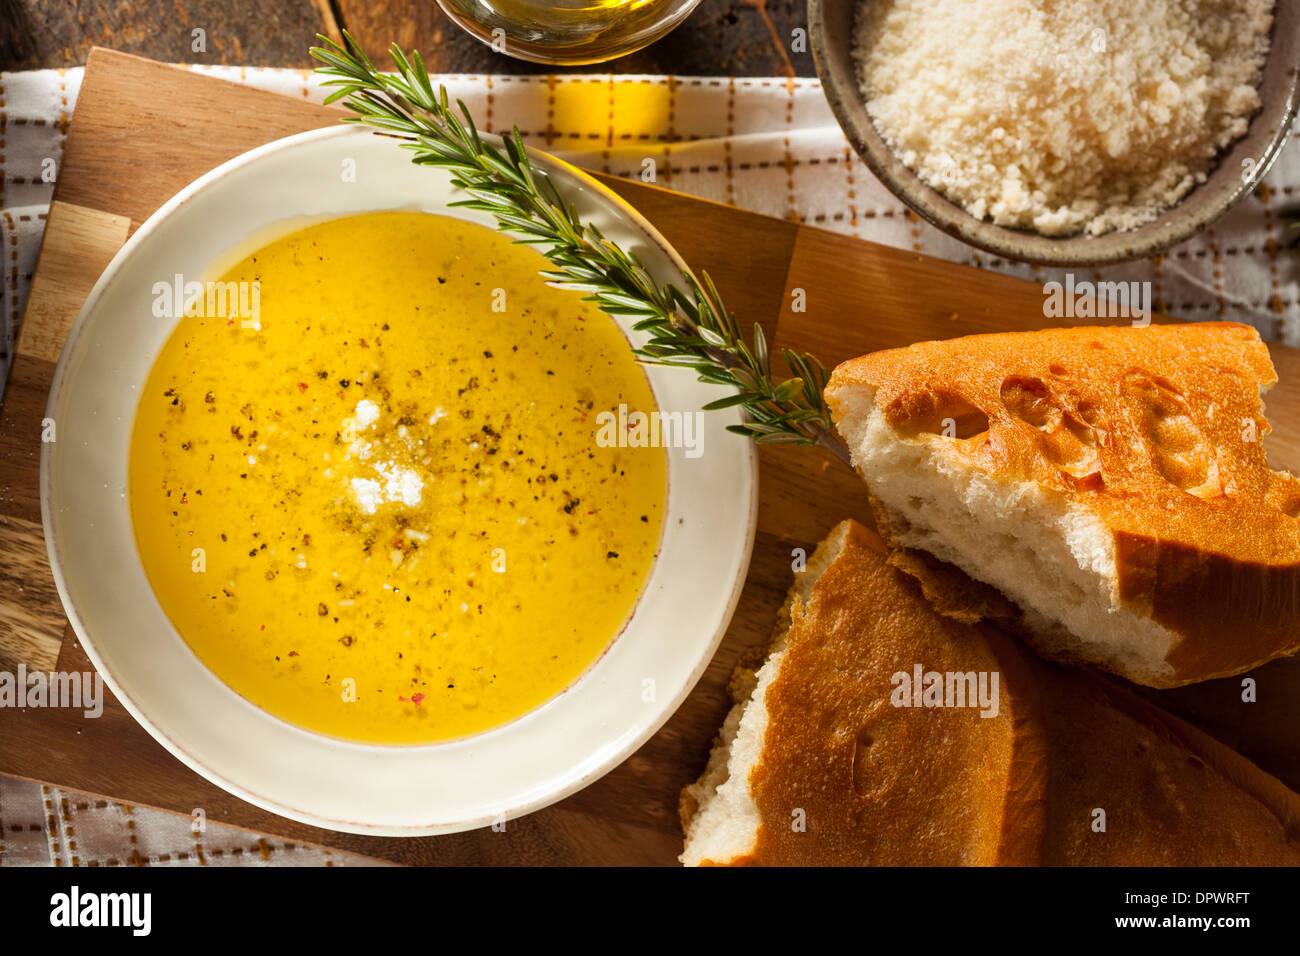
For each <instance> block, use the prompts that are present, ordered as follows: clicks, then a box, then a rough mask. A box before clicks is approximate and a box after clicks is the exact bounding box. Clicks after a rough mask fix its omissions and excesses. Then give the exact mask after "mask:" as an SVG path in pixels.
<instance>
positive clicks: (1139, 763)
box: [681, 521, 1300, 865]
mask: <svg viewBox="0 0 1300 956" xmlns="http://www.w3.org/2000/svg"><path fill="white" fill-rule="evenodd" d="M918 666H919V667H920V668H921V669H922V670H923V671H925V672H926V673H930V672H934V673H936V674H941V675H943V676H944V678H945V682H946V683H945V687H946V686H949V685H959V681H957V682H954V681H953V679H952V677H953V675H956V676H957V677H958V678H961V677H966V678H969V679H971V680H974V681H975V683H978V680H979V675H980V674H984V675H985V676H986V677H989V676H990V675H992V674H997V675H998V680H997V685H996V686H997V687H998V692H997V694H996V706H995V707H989V706H985V705H986V704H987V703H988V701H989V699H991V698H989V697H986V698H985V699H984V700H983V701H981V702H979V705H978V706H970V703H971V700H972V698H971V697H965V698H963V697H962V695H960V694H958V695H956V696H955V697H951V696H948V693H947V690H946V689H945V691H944V694H943V695H942V696H940V695H935V697H934V699H931V698H930V697H929V696H927V697H925V698H924V699H925V700H927V701H929V703H925V704H924V705H917V698H915V697H913V696H907V697H905V698H903V699H904V700H908V701H911V702H912V704H913V706H900V705H899V703H900V698H899V694H900V686H902V685H901V683H900V680H899V676H898V675H900V674H906V675H908V676H909V677H910V676H912V675H914V674H915V673H916V669H917V668H918ZM927 681H928V678H927ZM927 686H928V685H927ZM966 686H967V687H968V688H969V687H970V686H973V685H972V684H971V683H969V682H968V683H967V685H966ZM985 686H987V687H989V688H991V687H992V686H993V685H992V683H991V681H986V685H985ZM733 693H734V694H735V696H736V705H735V707H734V708H733V710H732V711H731V713H730V715H729V716H728V717H727V720H726V723H725V724H724V726H723V729H722V733H721V734H720V735H719V737H718V740H717V742H716V744H715V745H714V749H713V752H712V754H711V756H710V758H709V762H708V766H707V768H706V769H705V771H704V774H703V776H701V778H700V780H699V781H698V782H697V783H695V784H692V785H691V786H689V787H687V788H686V790H685V791H684V792H683V794H682V800H681V811H682V822H683V827H684V829H685V831H686V844H685V850H684V852H683V854H682V857H681V859H682V862H684V863H686V864H689V865H699V864H771V865H857V864H880V865H909V864H915V865H994V864H998V865H1002V864H1007V865H1033V864H1048V865H1066V864H1080V865H1191V864H1195V865H1231V864H1293V865H1294V864H1300V842H1297V838H1298V837H1300V795H1297V794H1294V793H1292V792H1291V791H1290V790H1288V789H1287V788H1286V787H1285V786H1283V784H1282V783H1281V782H1279V781H1278V780H1276V779H1275V778H1273V777H1270V776H1269V775H1267V774H1265V773H1264V772H1263V771H1261V770H1259V769H1258V768H1256V767H1254V766H1253V765H1252V764H1250V763H1249V762H1248V761H1246V760H1245V758H1243V757H1241V756H1239V755H1237V754H1235V753H1233V752H1232V751H1230V750H1228V749H1227V748H1226V747H1224V746H1223V745H1222V744H1219V743H1217V742H1216V741H1214V740H1212V739H1210V738H1209V737H1206V736H1205V735H1204V734H1202V733H1200V732H1199V731H1196V730H1194V729H1193V728H1191V727H1190V726H1188V725H1187V724H1185V723H1183V722H1182V721H1179V720H1177V719H1176V718H1174V717H1171V716H1169V715H1167V714H1165V713H1164V712H1162V711H1160V710H1158V709H1157V708H1155V707H1154V706H1152V705H1151V704H1148V703H1146V702H1145V701H1142V700H1140V699H1139V698H1137V697H1135V696H1133V695H1132V694H1129V693H1128V692H1127V691H1124V690H1122V689H1120V688H1119V687H1117V686H1115V685H1112V684H1110V683H1108V682H1106V681H1103V680H1102V679H1100V678H1098V677H1095V676H1094V675H1092V674H1091V673H1089V672H1087V671H1083V670H1078V669H1076V668H1072V667H1067V666H1064V665H1060V664H1055V663H1051V662H1047V661H1044V660H1042V659H1040V658H1038V657H1036V656H1035V655H1033V654H1031V653H1029V652H1027V651H1025V650H1022V649H1021V647H1020V645H1019V644H1017V643H1016V642H1015V641H1014V640H1012V639H1011V638H1009V637H1007V636H1005V635H1004V634H1002V633H1001V632H1000V631H998V630H997V629H995V628H993V627H991V626H989V625H987V624H975V625H970V624H962V623H959V622H957V621H954V620H953V619H951V618H949V617H944V616H941V615H939V614H938V613H936V612H935V611H934V610H933V609H932V608H931V607H930V605H929V603H928V602H927V601H926V599H925V598H924V597H923V596H922V594H921V593H920V588H919V586H918V585H917V583H916V581H915V580H913V579H912V578H911V577H909V576H908V575H906V574H904V573H903V572H901V571H899V570H897V569H896V568H894V567H892V566H891V565H890V564H889V563H888V561H887V549H886V547H885V545H884V543H883V542H882V541H881V540H880V539H879V538H877V537H876V536H875V535H874V534H873V533H871V532H870V531H868V530H867V529H866V528H864V527H862V526H861V525H859V524H856V523H854V522H851V521H846V522H844V523H842V524H840V525H839V526H837V527H836V528H835V530H834V531H833V532H832V533H831V535H830V537H829V538H828V539H827V541H826V542H825V543H823V545H822V546H821V547H820V548H819V549H818V551H817V553H816V555H815V556H814V558H813V560H812V561H811V562H810V563H809V566H808V569H807V570H806V571H804V572H803V573H802V574H800V575H799V577H798V579H797V580H796V583H795V586H794V588H793V589H792V590H791V593H790V598H789V599H788V601H787V604H786V607H785V608H784V609H783V611H782V614H781V620H780V622H779V623H778V627H777V634H776V637H775V639H774V641H773V644H772V646H771V648H770V650H769V653H768V656H767V658H766V660H765V661H764V662H762V663H761V666H758V667H757V668H756V669H755V668H750V667H742V668H740V669H739V671H738V674H737V679H736V681H735V682H734V684H733ZM963 699H964V700H965V702H966V704H967V705H966V706H961V705H960V703H961V701H962V700H963ZM936 701H942V705H936ZM932 705H933V706H932Z"/></svg>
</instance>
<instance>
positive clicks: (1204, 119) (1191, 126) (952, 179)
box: [854, 0, 1273, 236]
mask: <svg viewBox="0 0 1300 956" xmlns="http://www.w3.org/2000/svg"><path fill="white" fill-rule="evenodd" d="M1272 11H1273V2H1272V0H1141V2H1136V3H1135V2H1133V0H979V2H972V0H864V2H861V3H860V6H859V8H858V15H857V19H856V23H855V36H854V57H855V60H856V62H857V67H858V74H859V83H860V85H861V88H862V92H863V95H864V97H865V99H866V106H867V112H868V113H869V114H870V115H871V118H872V120H873V122H874V123H875V125H876V128H877V130H878V131H879V132H880V135H881V136H882V138H884V140H885V142H886V143H888V145H889V147H890V148H891V149H892V150H893V151H894V152H895V153H896V154H897V155H898V157H899V158H900V159H901V160H902V161H903V162H904V163H905V164H906V165H907V166H908V167H910V168H911V169H912V170H914V171H915V172H916V173H917V174H918V175H919V176H920V177H921V178H922V179H923V180H924V181H925V182H926V183H928V184H929V185H930V186H932V187H933V188H935V189H937V190H938V191H940V192H941V193H943V194H944V195H945V196H947V197H948V198H949V199H951V200H952V201H953V202H956V203H958V204H960V205H961V206H963V207H964V208H965V209H966V210H967V211H968V212H970V213H971V214H972V215H974V216H976V217H978V218H981V219H988V220H991V221H992V222H994V223H996V224H998V225H1001V226H1009V227H1016V228H1026V229H1035V230H1037V231H1038V232H1041V233H1043V234H1045V235H1049V236H1057V235H1069V234H1074V233H1079V232H1086V233H1088V234H1091V235H1099V234H1101V233H1104V232H1110V231H1113V230H1121V229H1132V228H1135V227H1137V226H1139V225H1142V224H1143V223H1145V222H1149V221H1150V220H1152V219H1154V218H1155V217H1156V216H1158V215H1159V214H1160V213H1161V212H1162V211H1163V210H1165V209H1167V208H1168V207H1170V206H1172V205H1173V204H1174V203H1176V202H1177V201H1178V200H1179V199H1181V198H1182V197H1183V196H1184V195H1186V194H1187V192H1189V191H1190V190H1191V189H1192V187H1193V186H1195V185H1196V184H1197V183H1200V182H1203V181H1204V180H1205V178H1206V175H1207V173H1208V171H1209V169H1210V168H1211V166H1212V165H1213V163H1214V160H1215V158H1216V157H1217V156H1218V154H1219V153H1220V152H1221V151H1222V150H1223V149H1224V148H1225V147H1226V146H1228V145H1229V144H1230V143H1231V142H1233V141H1234V140H1236V139H1238V138H1239V137H1241V136H1242V135H1244V134H1245V132H1246V128H1247V126H1248V123H1249V117H1250V116H1251V115H1252V114H1253V113H1254V112H1255V111H1256V110H1258V109H1259V106H1260V100H1259V93H1258V91H1257V90H1256V84H1257V82H1258V78H1259V74H1260V70H1261V68H1262V67H1263V64H1264V59H1265V56H1266V54H1267V52H1268V32H1269V29H1270V27H1271V24H1272Z"/></svg>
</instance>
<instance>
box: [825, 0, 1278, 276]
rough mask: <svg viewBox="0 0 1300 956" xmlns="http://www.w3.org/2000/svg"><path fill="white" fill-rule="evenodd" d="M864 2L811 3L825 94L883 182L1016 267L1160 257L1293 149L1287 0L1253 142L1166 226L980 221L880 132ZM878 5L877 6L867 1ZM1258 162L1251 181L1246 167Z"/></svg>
mask: <svg viewBox="0 0 1300 956" xmlns="http://www.w3.org/2000/svg"><path fill="white" fill-rule="evenodd" d="M862 2H864V0H808V25H809V36H810V38H811V40H812V53H813V60H814V61H815V62H816V64H817V73H818V75H819V76H820V77H821V82H822V88H823V89H824V90H825V92H826V98H827V100H829V101H830V105H831V109H832V110H833V111H834V113H835V117H836V119H838V120H839V124H840V126H841V127H843V129H844V134H845V135H846V136H847V137H848V139H849V142H850V143H852V144H853V147H854V149H856V150H857V151H858V155H860V156H861V157H862V159H863V161H864V162H865V163H866V164H867V166H868V167H869V168H870V169H871V171H872V172H873V173H875V174H876V176H877V178H879V179H880V181H881V182H882V183H884V184H885V186H886V187H887V188H888V189H889V190H890V192H892V193H893V194H894V195H895V196H897V197H898V198H899V199H900V200H902V201H903V202H904V203H906V204H907V205H908V206H910V207H911V208H912V209H913V210H914V211H915V212H916V213H917V215H919V216H921V218H923V219H925V220H926V221H927V222H930V223H932V224H933V225H935V226H937V227H938V228H940V229H942V230H943V231H944V232H946V233H948V234H949V235H950V236H955V237H956V238H958V239H961V240H962V241H963V242H967V243H969V244H970V245H972V246H975V247H976V248H979V249H983V250H985V251H986V252H991V253H994V254H996V255H999V256H1005V257H1007V258H1009V259H1020V260H1023V261H1025V262H1033V263H1039V264H1042V265H1055V266H1083V265H1098V264H1101V263H1107V262H1122V261H1124V260H1128V259H1138V258H1142V257H1145V256H1150V255H1154V254H1155V253H1157V252H1161V251H1162V250H1165V249H1168V248H1169V247H1170V246H1172V245H1174V244H1176V243H1179V242H1182V241H1183V240H1184V239H1187V238H1189V237H1191V236H1194V235H1195V234H1196V233H1198V232H1200V231H1201V230H1202V229H1204V228H1206V227H1207V226H1209V225H1210V224H1211V223H1213V222H1214V221H1215V220H1216V219H1218V218H1219V217H1220V216H1222V215H1223V214H1224V213H1226V212H1227V211H1228V210H1229V209H1230V208H1231V207H1232V205H1233V204H1234V203H1236V202H1237V201H1238V200H1240V199H1241V198H1242V197H1243V196H1246V195H1247V194H1249V193H1250V192H1251V191H1252V190H1253V189H1254V188H1255V187H1256V185H1258V183H1259V181H1260V179H1262V178H1263V176H1264V174H1265V173H1266V172H1268V168H1269V167H1270V166H1271V165H1272V164H1273V161H1274V160H1275V159H1277V156H1278V153H1279V152H1280V151H1281V149H1282V147H1283V145H1285V143H1286V139H1287V133H1288V131H1289V130H1290V128H1291V121H1292V120H1293V119H1294V118H1295V115H1296V107H1297V98H1298V93H1297V64H1298V63H1300V3H1297V2H1293V0H1280V2H1279V3H1278V4H1277V7H1276V9H1275V10H1274V21H1273V37H1272V45H1271V47H1270V49H1269V56H1268V62H1267V64H1266V65H1265V67H1264V76H1263V80H1262V82H1261V84H1260V98H1261V99H1262V100H1263V108H1262V109H1261V110H1260V111H1259V112H1258V113H1256V114H1255V117H1254V118H1253V119H1252V120H1251V123H1250V129H1249V130H1248V131H1247V133H1246V135H1245V137H1243V138H1242V139H1240V140H1238V141H1237V142H1236V143H1234V144H1233V145H1232V147H1231V148H1230V149H1229V150H1228V152H1227V153H1226V154H1224V156H1223V157H1222V158H1221V159H1220V161H1219V164H1218V165H1217V166H1216V167H1215V168H1214V169H1213V170H1212V171H1211V173H1210V175H1209V178H1208V179H1207V180H1206V181H1205V182H1204V183H1202V184H1201V185H1199V186H1197V187H1196V188H1195V189H1193V190H1192V191H1191V192H1189V193H1188V194H1187V195H1186V196H1184V197H1183V199H1182V200H1181V201H1180V202H1179V203H1178V204H1177V205H1175V206H1173V207H1172V208H1170V209H1168V210H1167V211H1165V212H1164V213H1163V214H1161V215H1160V216H1159V217H1158V218H1157V219H1155V220H1153V221H1151V222H1149V223H1147V224H1146V225H1144V226H1140V227H1138V228H1137V229H1132V230H1129V231H1127V232H1111V233H1107V234H1105V235H1101V236H1069V237H1062V238H1053V237H1050V236H1044V235H1040V234H1039V233H1036V232H1029V231H1026V230H1022V229H1008V228H1006V227H1004V226H996V225H994V224H993V223H991V222H984V221H982V220H979V219H976V218H975V217H974V216H972V215H971V214H970V213H968V212H966V210H965V209H963V208H962V207H960V206H958V205H956V204H955V203H952V202H949V201H948V200H947V199H945V198H944V197H943V196H942V195H940V194H939V193H938V192H937V191H936V190H934V189H933V188H931V187H930V186H929V185H927V184H926V183H925V182H924V181H923V180H922V179H921V178H920V177H919V176H917V175H916V174H915V173H914V172H912V171H911V170H910V169H908V168H907V167H906V166H904V165H903V163H902V161H901V160H900V159H899V158H898V157H897V156H895V155H894V153H893V152H892V151H891V150H890V148H889V147H888V146H887V145H886V144H885V141H884V140H883V139H882V138H881V137H880V134H879V133H877V132H876V128H875V126H874V125H873V124H872V122H871V117H870V116H868V115H867V109H866V105H865V103H864V101H863V96H862V93H861V91H860V90H859V88H858V81H857V70H856V64H855V63H854V61H853V56H852V45H853V14H854V11H855V10H856V9H857V7H858V5H859V4H860V3H862ZM865 2H870V0H865ZM1247 159H1249V160H1251V161H1253V163H1254V166H1253V175H1252V176H1250V177H1249V178H1248V179H1246V180H1245V181H1243V179H1242V171H1243V167H1242V162H1243V161H1244V160H1247Z"/></svg>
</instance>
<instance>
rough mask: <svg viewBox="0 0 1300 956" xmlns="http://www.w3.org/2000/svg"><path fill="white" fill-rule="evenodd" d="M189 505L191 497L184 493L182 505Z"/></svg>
mask: <svg viewBox="0 0 1300 956" xmlns="http://www.w3.org/2000/svg"><path fill="white" fill-rule="evenodd" d="M189 503H190V497H189V495H187V494H185V493H184V492H182V493H181V504H183V505H187V504H189Z"/></svg>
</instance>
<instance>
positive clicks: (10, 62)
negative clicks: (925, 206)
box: [0, 0, 816, 76]
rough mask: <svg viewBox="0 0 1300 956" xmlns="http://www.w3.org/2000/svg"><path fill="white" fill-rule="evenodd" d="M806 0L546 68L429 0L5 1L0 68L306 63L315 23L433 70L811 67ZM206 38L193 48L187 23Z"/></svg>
mask: <svg viewBox="0 0 1300 956" xmlns="http://www.w3.org/2000/svg"><path fill="white" fill-rule="evenodd" d="M804 26H805V22H804V2H803V0H704V2H703V3H701V4H700V6H699V8H698V9H696V10H695V12H694V13H692V14H691V16H690V18H689V19H688V20H687V21H686V22H685V23H683V24H682V25H681V26H679V27H678V28H677V29H676V30H674V31H673V32H672V33H670V34H669V35H668V36H666V37H664V38H662V39H661V40H659V41H658V42H656V43H653V44H651V45H650V46H649V47H647V48H645V49H644V50H640V51H638V52H636V53H633V54H631V55H630V56H626V57H623V58H621V59H618V60H614V61H611V62H609V63H603V64H596V65H594V66H583V67H569V68H565V67H547V66H544V65H541V64H537V63H527V62H524V61H522V60H516V59H513V58H512V57H508V56H505V55H503V54H500V53H496V52H494V51H493V50H491V49H490V48H488V47H487V46H485V45H484V44H482V43H480V42H478V41H477V40H475V39H473V38H472V37H470V36H468V35H467V34H465V33H464V32H463V31H462V30H461V29H460V28H459V27H457V26H456V25H455V24H454V23H452V22H451V21H450V20H449V19H447V17H446V16H445V15H444V14H443V12H442V10H441V9H440V8H439V7H438V5H437V4H436V3H434V0H131V2H122V0H0V70H27V69H36V68H40V67H68V66H79V65H81V64H82V63H84V62H85V61H86V56H87V54H88V53H89V52H90V49H91V47H93V46H111V47H114V48H116V49H119V50H123V51H125V52H128V53H134V54H136V55H139V56H147V57H151V58H153V59H155V60H162V61H164V62H167V63H225V64H236V65H242V66H297V67H310V66H311V60H310V58H309V57H308V55H307V48H308V47H309V46H311V45H312V43H313V42H314V37H315V35H316V34H317V33H323V34H325V35H327V36H334V37H337V36H338V34H339V31H340V30H341V29H346V30H349V31H350V32H351V33H352V34H353V35H354V36H356V37H357V39H359V40H361V41H362V42H363V43H364V44H365V47H366V49H367V50H369V51H371V52H372V53H374V54H376V55H377V59H378V60H379V61H380V62H384V61H385V60H386V58H385V57H384V55H383V51H384V50H386V49H387V48H388V46H389V44H390V43H393V42H394V41H396V42H398V43H401V44H402V46H403V47H404V48H406V49H411V48H419V50H420V51H421V53H423V54H424V60H425V63H426V64H427V65H428V67H429V69H430V70H431V71H433V72H437V73H565V72H575V71H577V72H596V73H604V72H609V71H613V72H615V73H671V74H675V75H677V76H813V75H814V74H815V72H816V71H815V70H814V68H813V62H812V56H811V55H810V54H809V53H808V52H807V49H806V46H805V47H804V49H803V50H802V51H800V52H795V51H794V50H792V49H791V47H792V43H791V31H793V30H794V29H795V28H802V27H804ZM196 29H202V30H203V31H204V33H203V37H204V49H202V50H196V49H195V48H194V44H195V36H194V32H193V31H194V30H196Z"/></svg>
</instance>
